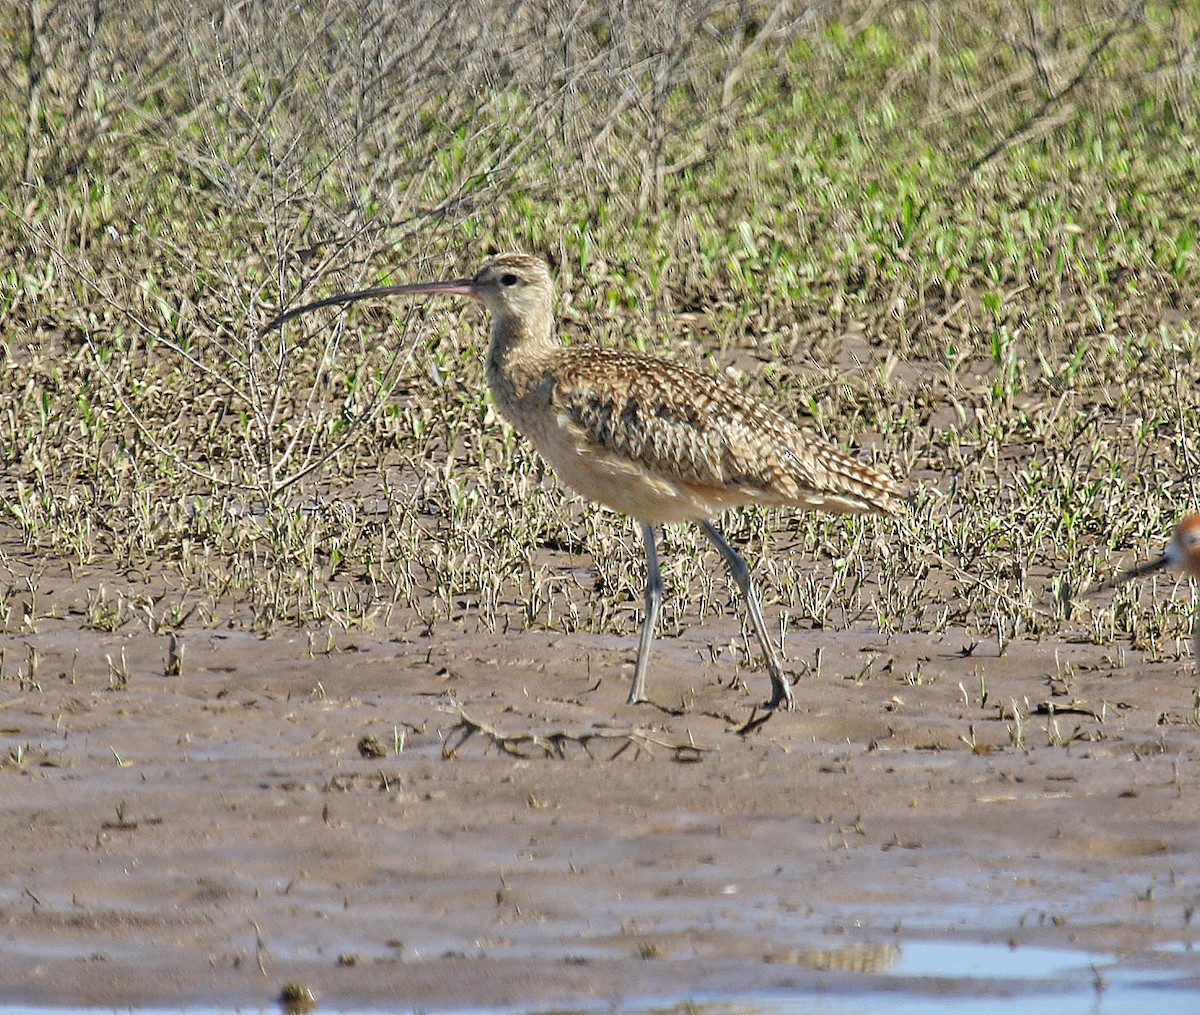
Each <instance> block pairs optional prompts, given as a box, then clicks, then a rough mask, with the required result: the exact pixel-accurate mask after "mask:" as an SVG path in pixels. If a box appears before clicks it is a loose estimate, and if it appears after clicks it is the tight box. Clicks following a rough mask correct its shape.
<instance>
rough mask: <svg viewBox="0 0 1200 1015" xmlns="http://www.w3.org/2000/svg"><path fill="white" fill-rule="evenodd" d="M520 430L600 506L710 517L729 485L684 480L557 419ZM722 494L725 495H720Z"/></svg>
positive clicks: (679, 517) (649, 516)
mask: <svg viewBox="0 0 1200 1015" xmlns="http://www.w3.org/2000/svg"><path fill="white" fill-rule="evenodd" d="M539 423H540V424H541V425H535V426H531V427H528V428H525V429H524V430H523V432H524V434H525V436H526V437H528V438H529V440H530V442H531V443H532V444H533V445H534V447H536V448H537V449H538V451H539V452H540V453H541V455H542V457H543V458H545V459H546V461H547V462H548V463H549V464H550V467H551V468H552V469H554V472H555V474H556V475H557V476H558V478H559V479H560V480H561V481H562V482H563V483H564V484H565V485H566V486H568V487H570V488H571V489H572V490H574V491H575V492H576V493H578V494H580V495H581V496H583V497H586V498H587V499H588V500H593V501H595V502H596V503H598V504H602V505H603V506H604V507H607V508H610V509H611V510H613V511H619V512H621V513H622V514H626V515H630V516H631V517H633V518H637V519H639V520H641V521H646V522H660V523H661V522H687V521H696V520H699V519H704V518H711V517H712V516H713V515H715V514H716V513H717V512H718V511H720V510H721V508H722V507H725V506H726V505H727V504H728V503H734V502H738V501H740V500H741V499H742V498H740V497H730V496H729V494H731V493H732V492H733V491H722V490H716V489H712V488H709V487H701V486H697V485H696V484H694V483H686V482H683V481H681V480H679V479H676V478H673V477H671V476H666V475H663V474H661V473H658V472H655V471H652V470H651V469H649V468H647V467H645V466H643V465H641V464H639V463H637V462H633V461H630V460H629V459H628V458H625V457H623V456H620V455H616V454H613V453H611V452H609V451H607V450H605V449H604V448H601V447H598V446H597V445H595V444H592V443H591V442H589V441H587V440H585V439H583V438H582V437H580V436H579V435H578V433H577V432H575V431H573V430H572V429H571V428H570V427H568V426H567V425H565V424H562V423H560V422H559V421H558V420H554V419H547V420H545V422H544V423H542V422H541V421H539ZM723 495H724V496H723Z"/></svg>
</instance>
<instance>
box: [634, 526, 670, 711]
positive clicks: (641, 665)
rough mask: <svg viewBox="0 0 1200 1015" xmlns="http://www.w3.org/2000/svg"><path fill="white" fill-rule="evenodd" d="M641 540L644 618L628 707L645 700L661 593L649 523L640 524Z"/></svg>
mask: <svg viewBox="0 0 1200 1015" xmlns="http://www.w3.org/2000/svg"><path fill="white" fill-rule="evenodd" d="M642 539H643V540H644V541H645V543H646V618H645V619H644V620H643V621H642V636H641V638H639V639H638V654H637V665H636V666H635V667H634V670H633V686H632V687H631V688H630V689H629V704H630V705H636V704H637V703H638V702H639V701H645V700H646V667H647V666H648V665H649V663H650V642H652V641H653V640H654V625H655V624H657V623H658V611H659V608H660V607H661V606H662V593H663V583H662V573H661V572H660V571H659V569H658V548H657V547H656V546H655V545H654V526H653V525H651V524H650V523H649V522H642Z"/></svg>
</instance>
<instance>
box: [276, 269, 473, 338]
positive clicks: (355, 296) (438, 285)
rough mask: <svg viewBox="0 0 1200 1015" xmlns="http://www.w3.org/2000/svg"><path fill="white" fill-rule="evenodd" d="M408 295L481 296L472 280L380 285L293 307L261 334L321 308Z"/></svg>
mask: <svg viewBox="0 0 1200 1015" xmlns="http://www.w3.org/2000/svg"><path fill="white" fill-rule="evenodd" d="M406 293H433V294H438V293H441V294H444V295H448V296H474V297H476V298H478V295H479V291H478V289H477V288H476V287H475V280H474V279H472V278H455V279H450V280H448V281H446V282H414V283H412V284H411V285H379V286H375V287H374V288H373V289H359V290H358V291H357V292H352V293H340V294H338V295H337V296H327V297H326V298H325V299H323V300H317V301H316V302H315V303H305V304H304V305H303V306H301V307H292V309H291V310H289V311H287V312H286V313H283V314H280V315H279V316H278V317H276V318H275V320H273V321H271V322H270V323H269V324H266V325H264V327H263V329H262V331H261V332H260V334H263V335H265V334H266V333H267V332H268V331H273V330H274V329H275V328H278V327H279V326H280V325H281V324H286V323H287V322H288V321H290V320H291V319H292V318H293V317H299V316H300V315H301V314H307V313H308V312H309V311H310V310H319V309H321V307H336V306H338V305H339V304H341V303H354V302H355V301H357V300H362V299H366V298H367V297H369V296H403V295H405V294H406Z"/></svg>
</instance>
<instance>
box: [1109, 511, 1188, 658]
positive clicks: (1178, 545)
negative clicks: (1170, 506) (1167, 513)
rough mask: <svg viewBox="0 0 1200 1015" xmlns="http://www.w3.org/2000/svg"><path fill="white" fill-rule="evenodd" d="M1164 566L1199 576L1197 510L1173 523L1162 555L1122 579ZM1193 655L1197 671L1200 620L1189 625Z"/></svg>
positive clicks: (1149, 572) (1124, 575)
mask: <svg viewBox="0 0 1200 1015" xmlns="http://www.w3.org/2000/svg"><path fill="white" fill-rule="evenodd" d="M1165 567H1176V568H1179V570H1181V571H1182V572H1183V573H1184V574H1187V575H1191V577H1193V578H1200V512H1196V513H1194V514H1190V515H1187V516H1185V517H1184V519H1183V521H1181V522H1180V523H1179V524H1178V525H1177V526H1175V532H1174V533H1173V534H1172V536H1171V541H1170V542H1169V543H1168V544H1167V547H1166V549H1165V550H1163V553H1162V556H1161V557H1159V558H1158V559H1157V560H1152V561H1149V562H1148V563H1146V564H1140V565H1139V566H1138V567H1135V568H1132V569H1130V570H1129V571H1126V572H1125V573H1124V574H1123V575H1122V576H1121V578H1122V580H1123V581H1129V580H1130V579H1131V578H1140V577H1141V576H1142V575H1144V574H1151V573H1153V572H1154V571H1161V570H1162V569H1163V568H1165ZM1192 658H1193V659H1194V660H1195V663H1196V672H1197V674H1200V622H1193V625H1192Z"/></svg>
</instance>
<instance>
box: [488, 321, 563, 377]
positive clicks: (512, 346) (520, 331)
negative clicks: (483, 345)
mask: <svg viewBox="0 0 1200 1015" xmlns="http://www.w3.org/2000/svg"><path fill="white" fill-rule="evenodd" d="M559 344H560V343H559V342H558V340H557V338H556V337H555V335H554V327H553V321H552V320H551V317H550V310H549V309H548V308H547V309H546V310H544V311H542V312H539V313H537V314H533V315H528V316H524V315H523V316H520V317H518V316H516V315H513V314H504V313H500V314H496V315H495V316H494V317H493V319H492V341H491V344H490V345H489V347H488V355H487V359H488V364H487V365H488V372H489V373H491V372H493V371H495V372H499V373H504V372H507V371H509V370H511V369H512V368H513V366H515V365H516V363H517V362H519V361H520V360H522V359H525V358H527V357H536V356H537V354H538V353H540V352H543V351H545V350H547V349H552V348H554V347H555V346H557V345H559Z"/></svg>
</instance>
